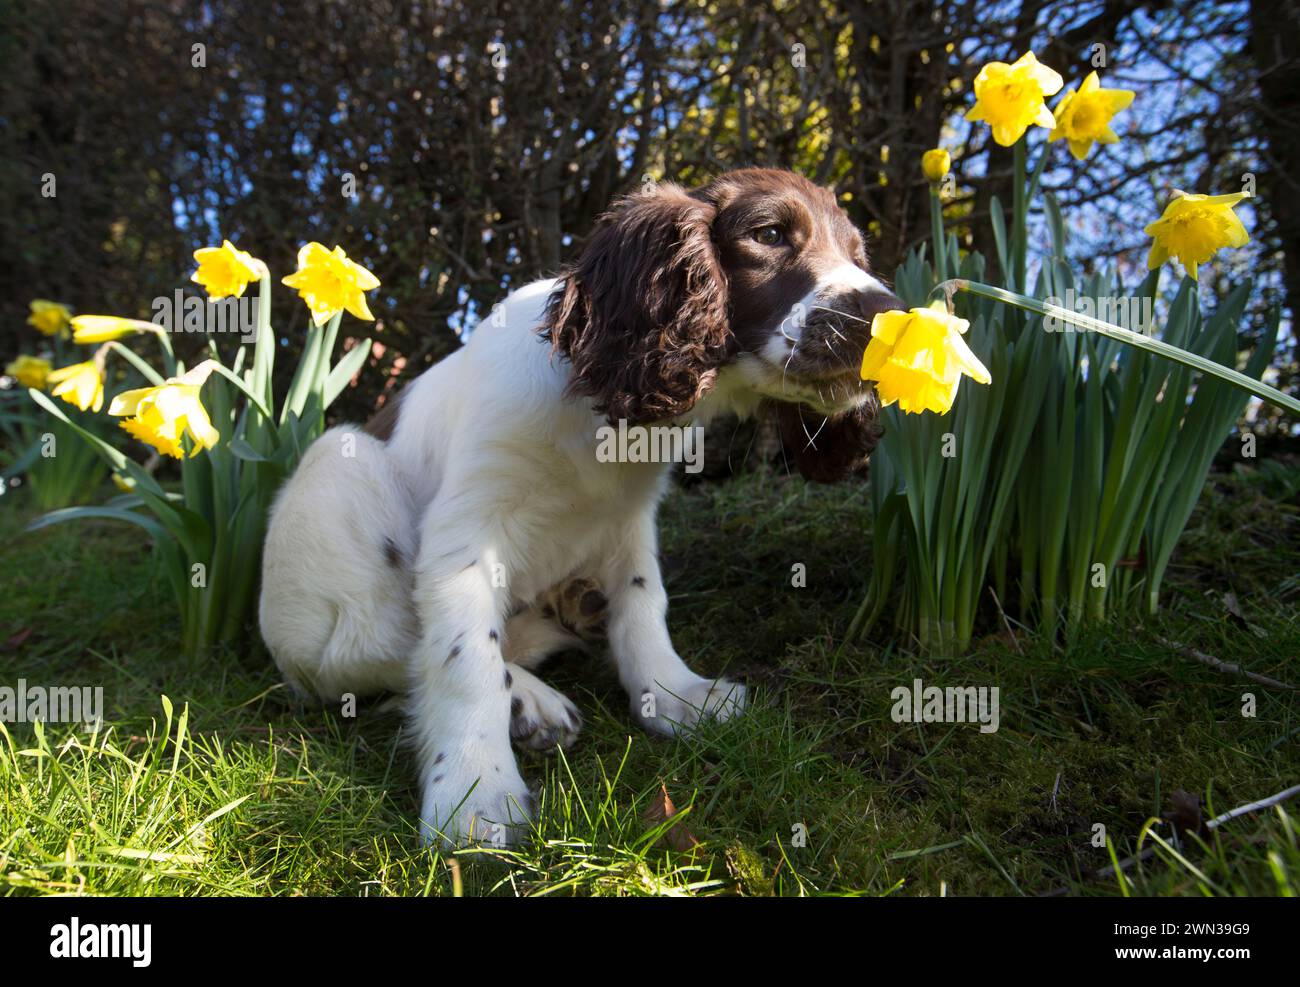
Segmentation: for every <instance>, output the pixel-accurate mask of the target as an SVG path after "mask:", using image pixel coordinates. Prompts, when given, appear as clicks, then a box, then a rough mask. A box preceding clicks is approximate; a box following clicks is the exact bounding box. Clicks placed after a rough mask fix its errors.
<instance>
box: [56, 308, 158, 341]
mask: <svg viewBox="0 0 1300 987" xmlns="http://www.w3.org/2000/svg"><path fill="white" fill-rule="evenodd" d="M157 331H158V327H157V326H156V325H154V324H153V323H152V322H145V321H143V320H141V319H120V318H118V317H117V316H116V315H78V316H77V317H76V318H74V319H73V320H72V341H73V342H74V343H81V344H82V345H86V344H89V343H107V342H109V341H110V340H113V339H123V338H125V337H126V336H134V335H135V334H136V333H138V332H157Z"/></svg>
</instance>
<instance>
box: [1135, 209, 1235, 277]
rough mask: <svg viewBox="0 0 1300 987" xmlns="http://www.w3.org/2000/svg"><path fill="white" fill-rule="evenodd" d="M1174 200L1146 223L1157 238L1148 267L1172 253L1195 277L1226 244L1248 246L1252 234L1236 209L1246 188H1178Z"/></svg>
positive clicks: (1165, 259) (1157, 265)
mask: <svg viewBox="0 0 1300 987" xmlns="http://www.w3.org/2000/svg"><path fill="white" fill-rule="evenodd" d="M1174 192H1175V198H1174V201H1173V202H1171V203H1169V205H1167V206H1165V211H1164V213H1163V214H1162V215H1161V217H1160V218H1159V219H1157V220H1156V221H1155V222H1154V223H1152V224H1150V225H1149V226H1147V227H1146V229H1145V231H1144V232H1146V233H1147V234H1148V235H1149V236H1151V237H1152V238H1154V242H1153V243H1152V244H1151V253H1150V254H1148V255H1147V267H1149V268H1150V269H1151V270H1153V271H1154V270H1155V269H1156V268H1157V267H1159V266H1160V265H1161V264H1163V263H1164V262H1165V261H1167V260H1168V259H1169V258H1170V257H1177V258H1178V260H1179V261H1180V262H1181V263H1182V265H1183V267H1185V268H1186V269H1187V273H1188V274H1190V275H1191V277H1192V280H1193V281H1199V280H1200V278H1199V277H1198V274H1197V268H1198V267H1199V266H1200V265H1201V264H1204V263H1205V262H1206V261H1208V260H1209V259H1210V258H1211V257H1213V256H1214V255H1215V254H1216V253H1217V252H1218V251H1219V250H1220V249H1222V248H1223V247H1244V246H1245V245H1246V244H1247V243H1248V242H1250V234H1249V233H1247V232H1246V227H1244V226H1243V225H1242V224H1241V220H1240V219H1238V218H1237V214H1236V213H1234V212H1233V211H1232V208H1233V206H1235V205H1236V204H1237V203H1238V202H1240V201H1241V200H1242V199H1245V198H1248V196H1247V195H1246V193H1245V192H1233V193H1231V194H1229V195H1195V194H1189V193H1186V192H1180V191H1178V190H1177V189H1175V190H1174Z"/></svg>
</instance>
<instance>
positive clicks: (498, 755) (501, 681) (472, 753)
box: [410, 503, 531, 845]
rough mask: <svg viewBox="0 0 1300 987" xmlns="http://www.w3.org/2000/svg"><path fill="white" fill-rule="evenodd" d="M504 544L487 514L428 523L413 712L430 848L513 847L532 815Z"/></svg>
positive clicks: (436, 515) (432, 516) (419, 584)
mask: <svg viewBox="0 0 1300 987" xmlns="http://www.w3.org/2000/svg"><path fill="white" fill-rule="evenodd" d="M506 544H507V540H506V539H504V538H502V537H500V536H499V534H498V533H497V532H496V531H495V530H494V529H493V528H492V527H491V526H490V525H489V524H485V523H484V522H483V519H482V518H481V517H480V518H475V517H471V516H466V513H459V514H457V513H455V512H447V513H445V514H444V513H442V512H440V511H439V507H438V504H437V503H435V504H434V506H433V507H432V508H431V509H430V512H429V517H428V518H427V519H426V522H425V525H424V532H423V536H422V538H421V549H420V558H419V563H418V565H417V577H416V600H417V606H418V609H419V613H420V620H421V626H422V628H423V636H422V639H421V642H420V646H419V648H418V649H417V651H416V652H415V654H414V655H413V656H412V661H411V666H412V667H411V673H412V679H411V688H410V716H411V722H412V726H413V728H414V731H415V739H416V742H417V745H418V759H419V771H420V790H421V799H422V808H421V813H420V828H421V835H422V836H423V838H424V839H425V841H426V842H433V841H434V840H439V839H440V840H442V841H444V842H445V843H449V844H453V845H456V844H463V843H465V842H467V841H470V840H486V841H489V842H492V843H497V844H504V843H508V842H511V841H512V840H513V838H514V837H515V836H517V835H518V833H517V828H518V826H519V824H521V823H523V822H525V821H526V820H527V818H528V816H529V815H530V810H531V805H530V803H531V798H530V796H529V794H528V789H527V787H526V786H525V784H524V780H523V778H522V777H520V774H519V769H518V766H517V765H516V763H515V756H514V752H513V751H512V750H511V749H510V686H511V676H510V673H509V671H508V670H507V668H506V665H505V662H504V660H503V659H502V655H501V639H502V634H503V631H502V628H503V626H504V618H505V613H506V610H507V604H508V590H507V585H506V584H507V580H508V576H507V574H508V573H509V571H510V566H511V565H512V563H513V562H514V561H515V560H513V559H510V558H506V557H503V555H502V551H503V549H502V546H504V545H506Z"/></svg>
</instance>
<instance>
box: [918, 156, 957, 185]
mask: <svg viewBox="0 0 1300 987" xmlns="http://www.w3.org/2000/svg"><path fill="white" fill-rule="evenodd" d="M951 170H952V155H951V154H949V153H948V152H947V151H945V150H944V149H943V148H941V147H933V148H931V149H930V150H928V151H926V152H925V153H924V154H923V155H921V171H923V172H924V173H925V177H926V178H927V179H929V180H930V181H932V182H935V183H936V184H937V183H938V182H941V181H943V179H944V176H945V175H947V174H948V172H950V171H951Z"/></svg>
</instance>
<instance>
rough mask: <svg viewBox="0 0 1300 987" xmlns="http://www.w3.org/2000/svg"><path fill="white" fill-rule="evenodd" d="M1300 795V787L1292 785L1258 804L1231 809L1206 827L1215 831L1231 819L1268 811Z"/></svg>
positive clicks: (1252, 803)
mask: <svg viewBox="0 0 1300 987" xmlns="http://www.w3.org/2000/svg"><path fill="white" fill-rule="evenodd" d="M1296 795H1300V785H1292V786H1291V787H1290V788H1288V789H1287V790H1286V791H1284V792H1278V793H1277V794H1276V795H1270V796H1269V797H1268V798H1266V799H1260V800H1259V801H1258V802H1251V803H1250V804H1249V805H1239V806H1237V808H1235V809H1229V810H1228V811H1227V812H1225V813H1224V814H1223V815H1221V816H1215V817H1214V818H1213V819H1211V820H1210V821H1209V822H1207V823H1206V824H1205V825H1206V826H1207V827H1208V828H1210V829H1214V828H1215V827H1216V826H1221V825H1223V824H1224V823H1226V822H1227V821H1228V820H1229V819H1236V818H1237V817H1238V816H1244V815H1245V814H1246V813H1247V812H1258V811H1259V810H1260V809H1267V808H1269V807H1270V806H1274V805H1277V804H1278V803H1279V802H1285V801H1286V800H1287V799H1289V798H1294V797H1295V796H1296Z"/></svg>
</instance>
